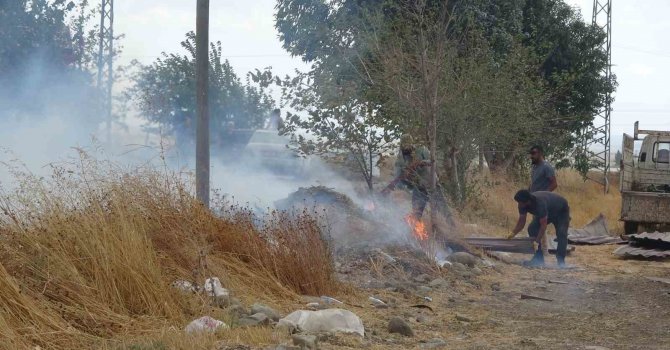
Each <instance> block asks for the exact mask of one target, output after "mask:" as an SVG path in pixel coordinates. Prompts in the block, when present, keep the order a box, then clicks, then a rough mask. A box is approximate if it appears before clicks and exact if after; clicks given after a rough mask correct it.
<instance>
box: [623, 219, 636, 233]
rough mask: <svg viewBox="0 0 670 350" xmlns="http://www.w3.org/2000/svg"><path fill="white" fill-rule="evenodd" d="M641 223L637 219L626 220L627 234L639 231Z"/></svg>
mask: <svg viewBox="0 0 670 350" xmlns="http://www.w3.org/2000/svg"><path fill="white" fill-rule="evenodd" d="M638 226H639V223H638V222H637V221H624V223H623V230H624V232H625V233H626V234H627V235H634V234H636V233H637V228H638Z"/></svg>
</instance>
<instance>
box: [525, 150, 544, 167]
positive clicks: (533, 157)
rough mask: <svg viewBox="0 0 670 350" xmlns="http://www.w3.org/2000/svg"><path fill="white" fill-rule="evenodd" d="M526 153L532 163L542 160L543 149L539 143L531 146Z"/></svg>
mask: <svg viewBox="0 0 670 350" xmlns="http://www.w3.org/2000/svg"><path fill="white" fill-rule="evenodd" d="M528 155H529V156H530V161H531V162H533V164H538V163H540V162H541V161H543V160H544V150H543V149H542V146H540V145H535V146H533V147H531V148H530V150H529V151H528Z"/></svg>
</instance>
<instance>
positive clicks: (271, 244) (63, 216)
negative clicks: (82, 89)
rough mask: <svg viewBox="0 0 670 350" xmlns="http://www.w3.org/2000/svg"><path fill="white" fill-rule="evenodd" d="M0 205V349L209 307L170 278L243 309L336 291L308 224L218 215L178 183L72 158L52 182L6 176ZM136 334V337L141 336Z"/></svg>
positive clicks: (153, 323)
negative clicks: (209, 287) (216, 283)
mask: <svg viewBox="0 0 670 350" xmlns="http://www.w3.org/2000/svg"><path fill="white" fill-rule="evenodd" d="M16 175H17V176H19V178H20V179H22V180H20V183H19V186H18V189H17V190H16V191H15V192H13V193H11V194H6V195H4V196H3V197H2V198H1V199H0V210H2V213H3V215H2V221H1V222H0V237H1V239H2V241H3V242H2V243H3V244H2V246H1V248H0V263H1V265H0V306H2V309H3V314H2V315H0V343H4V344H14V345H13V346H11V348H19V347H23V346H28V345H40V346H42V347H46V348H73V347H89V346H93V345H92V344H94V343H96V342H99V341H100V340H101V338H113V337H115V336H118V335H120V334H134V333H141V332H147V330H148V329H157V328H160V327H164V326H165V325H173V326H177V327H178V328H181V327H183V325H184V324H185V323H186V322H187V321H190V318H192V317H193V316H194V315H198V314H200V313H201V312H202V311H203V309H205V308H207V307H209V305H208V302H207V301H206V300H202V299H198V297H197V296H194V295H184V294H182V293H179V292H176V291H175V290H174V289H173V288H171V287H169V285H170V284H171V283H172V282H173V281H174V280H176V279H186V280H191V281H193V282H195V283H198V284H200V285H202V283H203V282H204V279H205V278H207V277H210V276H218V277H220V278H221V279H222V281H223V282H224V284H225V285H226V287H228V288H230V289H232V291H233V292H234V293H238V295H239V296H240V298H241V299H243V301H252V300H254V301H255V300H259V299H260V300H262V301H266V302H271V303H272V302H277V301H278V300H284V302H286V301H288V300H289V299H291V298H294V297H296V294H298V293H299V294H313V295H319V294H322V293H324V294H325V293H334V292H335V290H336V287H337V284H336V282H335V279H334V277H333V267H332V261H331V256H330V251H329V247H328V246H327V244H326V243H325V241H324V240H322V239H321V232H320V230H319V226H318V225H317V223H316V220H315V219H313V218H312V217H311V216H310V215H308V214H306V213H304V214H302V215H297V216H288V215H287V214H284V213H280V212H275V213H270V214H268V217H267V218H264V220H263V221H262V222H261V224H260V225H259V224H257V223H256V219H255V218H254V216H253V215H252V214H251V212H250V211H249V210H246V209H244V208H238V207H227V208H224V209H223V210H221V212H223V213H225V215H222V216H216V215H214V214H213V212H212V211H210V210H207V209H205V208H204V207H203V206H202V205H200V204H199V203H198V202H197V201H196V200H195V199H194V198H193V197H192V196H191V194H190V190H189V188H188V186H187V185H186V184H187V183H188V178H187V177H185V176H182V175H179V174H170V173H160V172H157V171H156V170H155V169H147V168H139V169H133V170H130V171H129V170H125V169H121V168H118V167H116V166H114V165H113V164H109V163H105V162H99V161H96V160H94V159H91V158H89V157H88V156H87V155H86V154H85V153H83V152H82V153H81V160H80V162H79V163H78V165H77V166H71V165H65V166H62V167H56V168H54V173H53V176H52V177H51V178H50V179H41V178H37V177H35V176H32V175H30V174H21V173H18V172H17V174H16ZM139 330H141V331H139Z"/></svg>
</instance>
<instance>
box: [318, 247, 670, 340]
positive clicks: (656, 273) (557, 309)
mask: <svg viewBox="0 0 670 350" xmlns="http://www.w3.org/2000/svg"><path fill="white" fill-rule="evenodd" d="M614 248H615V246H591V247H588V246H580V247H577V251H576V252H575V253H574V254H573V255H572V256H571V257H569V258H568V262H569V263H571V264H574V265H575V266H576V267H577V268H576V269H573V270H567V271H566V270H558V269H553V268H547V269H528V268H524V267H521V266H516V265H507V264H498V265H497V266H496V267H495V268H489V269H482V271H483V273H482V274H480V275H478V276H471V277H467V278H462V277H459V278H448V286H446V287H443V288H439V289H438V288H434V289H433V290H432V291H429V292H427V293H426V294H428V295H430V297H432V299H433V301H432V302H426V303H425V304H427V305H430V306H431V307H432V309H433V310H434V311H433V312H431V311H430V310H426V309H417V308H413V307H411V305H412V304H415V303H418V302H420V301H421V300H420V299H418V298H417V295H416V293H413V294H412V295H410V294H409V293H404V294H402V293H400V294H399V293H389V294H384V292H381V291H377V295H380V294H381V295H382V297H385V298H387V299H388V298H395V297H397V298H398V302H397V306H395V307H393V308H389V309H382V310H378V309H370V308H367V307H366V308H364V309H360V308H358V309H352V311H354V312H356V313H358V314H359V315H360V316H361V317H362V318H363V320H364V323H365V325H366V333H367V334H369V336H368V335H367V334H366V339H365V340H362V341H353V342H347V341H339V342H338V341H336V342H331V343H328V342H324V343H323V348H324V349H345V348H370V349H429V348H435V349H437V348H440V349H592V350H603V349H612V350H614V349H670V284H666V283H662V282H654V281H651V280H649V279H648V278H647V277H662V278H670V262H649V261H636V260H622V259H619V258H616V257H614V256H613V255H612V254H611V252H612V251H613V250H614ZM548 262H550V263H551V264H553V262H554V259H553V257H550V258H549V259H548ZM413 283H415V284H417V283H418V284H425V283H419V282H413ZM370 292H371V293H372V292H373V291H372V290H371V291H370ZM522 294H529V295H534V296H538V297H543V298H547V299H552V301H542V300H527V299H521V295H522ZM359 300H360V297H359ZM392 316H400V317H404V318H405V319H407V320H408V322H409V324H410V325H411V327H412V328H413V329H414V332H415V336H414V337H411V338H408V337H402V336H399V335H397V334H390V333H388V332H387V330H386V323H387V322H388V319H389V318H390V317H392Z"/></svg>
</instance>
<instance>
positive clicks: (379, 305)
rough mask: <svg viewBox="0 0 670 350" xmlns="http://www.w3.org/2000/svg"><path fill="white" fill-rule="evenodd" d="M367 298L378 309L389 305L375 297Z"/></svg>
mask: <svg viewBox="0 0 670 350" xmlns="http://www.w3.org/2000/svg"><path fill="white" fill-rule="evenodd" d="M368 300H370V302H371V303H372V305H374V306H375V307H376V308H378V309H386V308H388V307H389V306H388V304H386V303H385V302H383V301H381V300H379V299H377V298H375V297H369V298H368Z"/></svg>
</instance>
